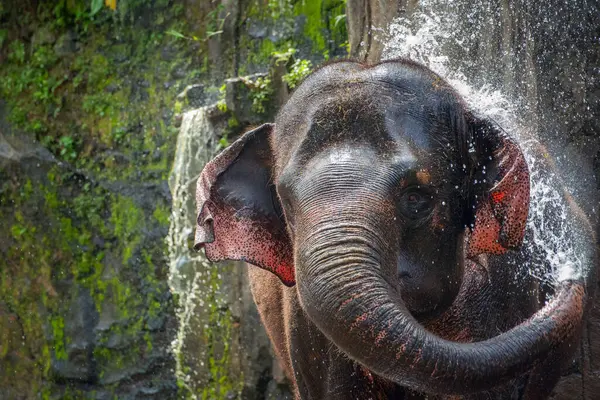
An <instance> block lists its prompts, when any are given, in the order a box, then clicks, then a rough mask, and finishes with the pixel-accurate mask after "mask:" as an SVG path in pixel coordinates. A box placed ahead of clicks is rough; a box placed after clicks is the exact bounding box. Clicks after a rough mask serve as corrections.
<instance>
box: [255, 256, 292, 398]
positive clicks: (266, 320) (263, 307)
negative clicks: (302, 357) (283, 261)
mask: <svg viewBox="0 0 600 400" xmlns="http://www.w3.org/2000/svg"><path fill="white" fill-rule="evenodd" d="M248 278H249V280H250V290H251V292H252V297H253V298H254V302H255V303H256V308H257V309H258V313H259V315H260V319H261V321H262V324H263V326H264V327H265V330H266V331H267V335H268V336H269V339H270V341H271V345H272V346H273V350H274V351H275V354H276V356H277V359H278V361H279V363H280V364H281V367H282V369H283V372H284V373H285V375H286V377H287V378H288V379H289V380H290V382H292V385H293V382H294V374H293V372H292V365H291V361H290V353H289V347H288V343H289V339H288V334H289V332H288V325H289V316H288V314H289V312H288V309H289V307H286V304H285V301H286V297H287V295H288V294H286V293H285V292H286V291H288V292H293V291H294V290H293V289H291V288H286V287H283V285H281V282H280V280H279V278H278V277H277V276H276V275H274V274H273V273H271V272H269V271H265V270H263V269H260V268H257V267H255V266H252V265H248ZM294 392H297V390H296V389H295V388H294ZM296 397H298V396H296Z"/></svg>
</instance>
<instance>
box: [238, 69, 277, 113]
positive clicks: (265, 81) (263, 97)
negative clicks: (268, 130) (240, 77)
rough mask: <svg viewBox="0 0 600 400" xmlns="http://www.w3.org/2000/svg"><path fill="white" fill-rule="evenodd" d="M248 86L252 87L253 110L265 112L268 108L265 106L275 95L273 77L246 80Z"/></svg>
mask: <svg viewBox="0 0 600 400" xmlns="http://www.w3.org/2000/svg"><path fill="white" fill-rule="evenodd" d="M244 83H245V84H246V86H248V87H249V88H250V99H252V111H254V112H255V113H257V114H264V113H265V112H266V111H267V109H266V108H265V106H266V105H267V103H268V101H269V100H270V98H271V96H272V95H273V87H272V86H271V78H269V77H267V76H265V77H262V76H261V77H259V78H257V79H256V80H255V81H254V82H252V81H250V80H244Z"/></svg>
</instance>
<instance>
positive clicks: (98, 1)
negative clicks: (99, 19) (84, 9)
mask: <svg viewBox="0 0 600 400" xmlns="http://www.w3.org/2000/svg"><path fill="white" fill-rule="evenodd" d="M103 5H104V0H92V11H91V12H90V16H93V15H96V14H97V13H98V11H100V10H101V9H102V6H103Z"/></svg>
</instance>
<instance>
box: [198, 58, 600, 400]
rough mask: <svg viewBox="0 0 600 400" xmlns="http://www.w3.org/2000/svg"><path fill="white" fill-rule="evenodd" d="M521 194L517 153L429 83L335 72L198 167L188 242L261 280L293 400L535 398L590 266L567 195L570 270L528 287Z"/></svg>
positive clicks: (264, 310) (405, 71)
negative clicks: (575, 252) (572, 251)
mask: <svg viewBox="0 0 600 400" xmlns="http://www.w3.org/2000/svg"><path fill="white" fill-rule="evenodd" d="M540 151H543V149H540ZM540 160H541V161H540V162H542V163H544V162H545V161H544V157H541V156H540ZM548 168H551V166H550V165H548ZM475 181H477V182H478V183H477V184H475V183H474V182H475ZM528 190H529V180H528V173H527V166H526V165H525V164H524V159H523V157H522V154H521V152H520V150H519V148H518V144H516V143H515V142H514V141H513V139H510V138H508V137H507V136H505V135H503V134H502V133H501V132H500V131H499V130H498V129H497V128H496V127H494V126H493V124H491V123H490V122H488V121H485V120H483V119H480V118H477V117H475V116H474V115H472V114H471V113H470V112H469V111H468V110H467V109H466V107H465V105H464V103H463V101H462V100H461V99H460V97H459V96H458V95H457V94H456V92H455V91H454V90H453V89H452V88H451V87H450V86H448V85H447V84H446V83H445V82H444V81H443V80H442V79H441V78H440V77H438V76H437V75H435V74H433V73H432V72H431V71H429V70H427V69H426V68H424V67H422V66H420V65H418V64H415V63H412V62H408V61H402V60H399V61H393V62H386V63H382V64H378V65H376V66H372V67H369V66H365V65H361V64H357V63H350V62H339V63H335V64H331V65H328V66H325V67H323V68H321V69H319V70H318V71H316V72H315V73H313V74H312V75H311V76H310V77H309V78H307V79H306V81H305V82H303V84H302V85H300V87H299V88H298V89H297V90H296V92H295V93H294V94H293V95H292V97H291V99H290V100H289V102H288V103H287V104H286V105H285V106H284V107H283V108H282V110H281V112H280V113H279V115H278V117H277V119H276V123H275V124H274V125H271V124H267V125H263V126H262V127H259V128H257V129H255V130H254V131H251V132H248V133H246V134H245V135H244V136H243V137H242V138H240V139H239V140H238V141H237V142H236V143H234V144H233V145H232V146H231V147H230V148H228V149H227V150H225V151H224V152H223V153H222V154H221V155H219V156H218V157H217V158H215V159H214V160H213V161H211V163H209V164H208V165H207V167H206V168H205V170H204V171H203V174H202V176H201V178H200V180H199V183H198V208H199V218H198V230H197V237H196V241H197V247H200V246H204V247H205V248H206V254H207V256H208V257H209V259H211V260H215V261H216V260H221V259H238V260H244V261H248V262H250V263H252V264H255V265H258V266H259V267H261V268H263V269H264V271H263V270H260V269H257V268H252V269H251V270H250V277H251V283H252V291H253V294H254V298H255V301H256V303H257V306H258V309H259V311H260V314H261V317H262V319H263V322H264V324H265V327H266V328H267V331H268V333H269V336H270V338H271V340H272V342H273V345H274V348H275V350H276V352H277V354H278V355H279V357H280V359H281V361H282V363H283V365H284V369H285V370H286V372H287V374H288V376H289V377H290V379H291V380H292V382H293V385H294V390H295V393H296V396H297V397H299V398H304V399H325V398H327V399H348V398H361V399H362V398H364V399H367V398H414V397H418V396H419V394H418V393H429V394H435V395H438V396H440V397H446V396H453V395H460V396H464V397H465V398H473V399H476V398H485V399H487V398H500V399H510V398H526V399H538V398H545V397H546V396H548V394H549V393H550V392H551V390H552V387H553V386H554V384H555V383H556V381H557V380H558V378H559V376H560V371H561V367H562V366H563V365H565V364H566V363H568V362H569V360H570V359H571V357H572V354H573V350H574V349H575V348H576V343H577V341H578V338H579V334H580V330H581V325H582V322H583V318H584V312H585V308H586V307H587V305H588V302H589V298H590V297H591V295H592V294H593V290H594V287H595V282H596V271H595V266H596V254H595V251H596V250H595V247H594V243H595V240H594V238H593V234H592V232H593V231H592V229H591V227H590V225H589V223H588V221H587V220H586V219H585V217H584V216H583V215H582V214H581V212H580V211H579V210H578V208H577V206H576V205H575V204H574V203H573V202H572V201H571V200H570V199H568V198H567V196H566V197H565V201H567V202H568V204H569V216H568V218H570V219H572V220H573V224H572V225H573V227H574V229H573V231H572V232H569V233H568V235H569V236H570V239H571V240H573V241H576V242H578V243H581V244H582V245H581V246H580V247H581V260H583V263H582V264H581V265H577V266H576V267H575V268H572V266H569V265H565V266H564V268H563V269H562V270H561V271H559V274H560V279H559V282H558V283H557V285H556V287H552V288H551V287H545V286H544V287H540V285H539V282H538V281H537V280H536V279H535V278H533V277H532V276H531V275H530V274H529V273H528V271H525V270H523V268H522V266H523V265H524V264H525V261H526V260H527V261H533V262H536V263H539V265H541V268H549V266H544V265H543V260H542V259H540V260H535V257H536V255H535V254H528V253H527V252H525V251H524V249H522V248H521V246H520V244H521V240H522V235H523V234H525V235H526V236H527V235H531V234H532V233H531V232H529V231H524V227H525V218H526V214H527V213H526V210H527V206H528ZM549 217H551V215H549ZM280 279H281V281H282V282H283V283H285V285H284V284H282V283H281V282H280ZM549 295H552V296H551V297H549ZM447 398H453V397H447Z"/></svg>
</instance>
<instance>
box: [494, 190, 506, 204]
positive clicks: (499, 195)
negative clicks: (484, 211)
mask: <svg viewBox="0 0 600 400" xmlns="http://www.w3.org/2000/svg"><path fill="white" fill-rule="evenodd" d="M505 196H506V193H505V192H494V193H492V201H493V202H494V203H499V202H501V201H502V200H504V197H505Z"/></svg>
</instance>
